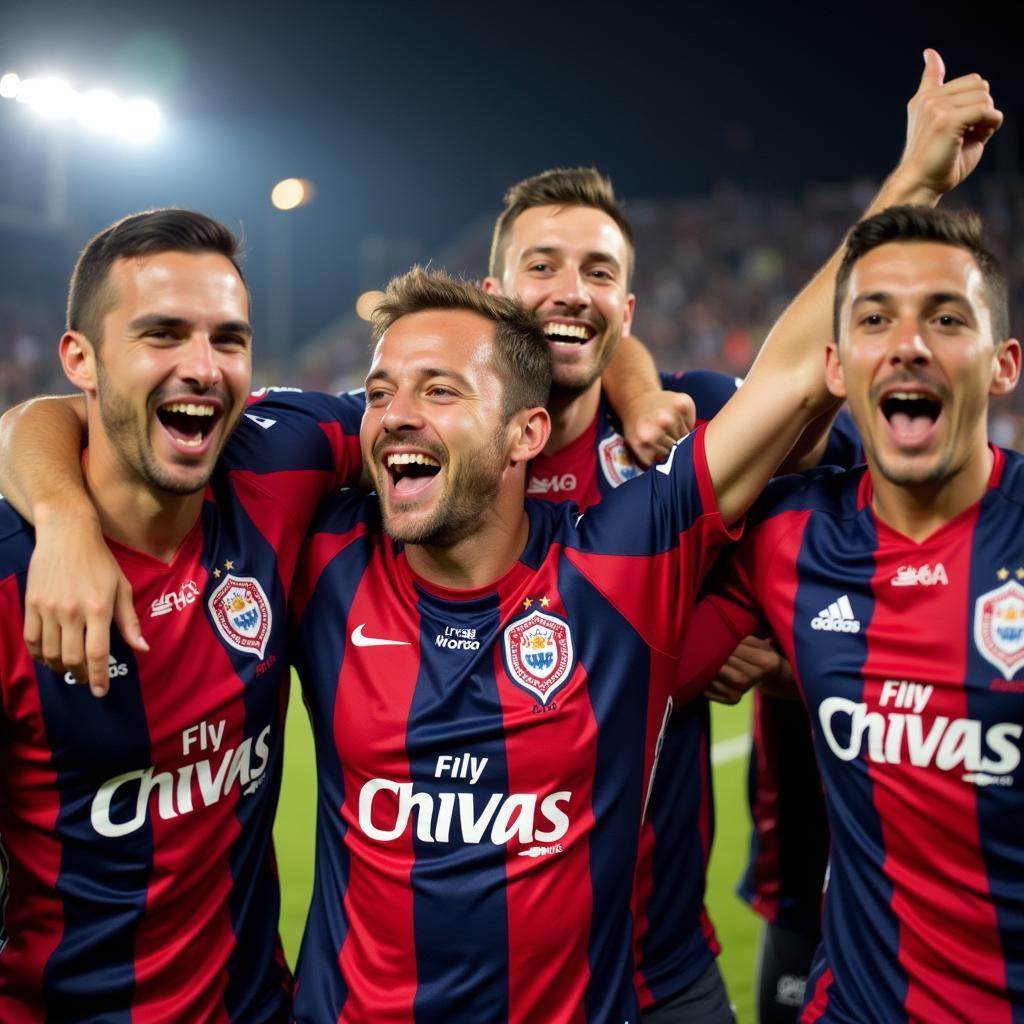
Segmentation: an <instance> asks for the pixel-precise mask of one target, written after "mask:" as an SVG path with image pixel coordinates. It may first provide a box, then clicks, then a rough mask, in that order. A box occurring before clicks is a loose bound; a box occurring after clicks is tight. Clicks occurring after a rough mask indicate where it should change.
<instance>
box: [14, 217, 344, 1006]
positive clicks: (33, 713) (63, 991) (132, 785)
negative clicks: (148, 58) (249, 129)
mask: <svg viewBox="0 0 1024 1024" xmlns="http://www.w3.org/2000/svg"><path fill="white" fill-rule="evenodd" d="M251 347H252V328H251V326H250V323H249V297H248V293H247V290H246V285H245V282H244V280H243V277H242V273H241V270H240V268H239V262H238V251H237V245H236V242H235V239H234V238H233V237H232V235H231V232H230V231H229V230H228V229H227V228H225V227H224V226H223V225H221V224H218V223H217V222H215V221H212V220H210V219H209V218H208V217H205V216H203V215H201V214H197V213H191V212H188V211H183V210H162V211H161V210H158V211H153V212H150V213H145V214H140V215H137V216H133V217H128V218H126V219H124V220H122V221H120V222H118V223H116V224H114V225H113V226H111V227H110V228H108V229H107V230H105V231H103V232H102V233H100V234H99V235H97V236H96V237H95V238H94V239H93V240H92V241H91V242H90V243H89V244H88V245H87V246H86V248H85V249H84V251H83V253H82V255H81V257H80V259H79V261H78V263H77V265H76V268H75V272H74V277H73V279H72V284H71V289H70V295H69V301H68V329H67V331H66V333H65V334H64V335H63V337H62V338H61V341H60V357H61V362H62V365H63V368H64V371H65V373H66V375H67V377H68V379H69V380H70V381H71V382H72V383H73V384H74V385H75V386H77V387H78V388H80V389H81V390H82V391H83V392H84V393H85V395H86V396H87V397H86V405H87V415H88V426H89V445H88V448H87V450H86V451H85V453H84V455H82V457H81V463H82V468H83V471H84V475H85V480H86V483H87V486H88V489H89V494H90V495H91V498H92V501H94V502H95V510H94V509H93V506H92V505H91V504H90V506H89V511H88V515H90V516H98V518H99V521H100V522H101V524H102V528H103V532H104V534H105V536H106V537H107V538H108V540H109V543H110V546H111V548H112V549H113V552H114V555H115V558H116V560H117V563H118V564H119V565H120V567H121V569H122V570H123V571H124V573H125V574H126V575H127V578H128V579H129V580H130V582H131V585H132V587H133V588H134V592H135V598H136V601H137V602H138V607H139V608H140V609H145V612H144V615H145V618H146V633H147V636H148V640H149V643H148V645H146V644H141V643H140V644H138V645H137V646H138V648H139V649H132V648H131V647H129V645H128V644H127V643H126V642H125V641H124V640H123V639H122V638H121V637H120V636H118V635H115V636H113V638H112V646H111V653H110V656H109V662H108V675H109V677H110V678H111V679H114V680H115V681H116V685H115V686H113V687H112V688H111V689H112V692H111V693H110V695H109V697H108V698H107V699H106V700H104V701H97V700H94V699H93V698H92V696H91V695H90V694H89V692H88V690H87V689H86V688H85V687H80V686H75V685H73V684H74V682H75V680H74V677H73V676H71V675H70V674H68V675H64V674H63V673H57V672H54V671H52V670H51V669H49V668H45V667H42V666H40V665H37V664H34V663H33V662H32V660H31V659H30V657H29V655H28V652H27V651H26V648H25V644H24V642H23V640H22V630H23V624H24V618H25V608H24V603H23V602H24V590H25V577H26V570H27V567H28V563H29V557H30V555H31V554H32V551H33V544H34V536H33V532H32V530H31V528H30V527H29V526H28V524H27V523H26V522H25V521H24V520H23V519H21V517H20V516H18V515H17V514H16V513H15V511H14V510H13V508H12V507H11V505H10V504H9V503H7V502H4V503H3V504H2V505H0V537H2V540H0V608H2V621H3V631H2V633H0V778H2V779H3V786H2V787H0V1020H3V1021H10V1022H14V1021H30V1020H43V1019H46V1020H60V1021H69V1022H70V1021H86V1020H89V1021H96V1020H103V1021H109V1022H116V1021H124V1022H127V1021H130V1020H146V1021H153V1022H166V1024H172V1022H173V1024H179V1022H182V1021H189V1022H207V1021H209V1022H213V1021H217V1022H225V1021H237V1022H245V1024H257V1022H272V1021H285V1020H287V1019H288V1012H289V977H288V970H287V967H286V966H285V963H284V958H283V955H282V953H281V949H280V944H279V942H278V941H277V939H276V932H277V919H278V909H279V896H278V885H277V877H276V870H275V866H274V862H273V854H272V849H271V827H272V825H273V819H274V813H275V810H276V805H277V793H278V789H279V786H280V771H281V755H282V725H283V706H284V705H283V699H282V693H283V689H284V685H285V681H286V680H287V656H286V651H285V634H286V617H287V613H286V598H287V594H288V590H289V588H290V585H291V580H292V575H293V572H294V567H295V563H296V559H297V557H298V553H299V548H300V546H301V542H302V536H303V533H304V529H305V526H306V524H308V523H309V521H310V519H311V517H312V515H313V512H314V511H315V509H316V506H317V504H318V502H319V500H320V499H321V498H322V497H323V496H324V495H325V494H327V493H328V492H330V491H333V490H335V489H337V487H338V486H339V485H340V484H342V483H344V482H347V481H348V480H349V477H350V468H354V469H355V472H356V474H358V465H359V462H358V457H357V456H356V453H355V450H354V447H353V445H352V444H351V443H349V442H347V441H346V439H345V436H344V434H343V430H342V426H341V424H340V423H339V422H338V417H339V415H343V414H345V412H346V411H347V410H348V411H350V409H351V406H350V405H348V404H347V403H345V402H343V401H342V400H338V399H333V398H328V397H327V396H304V397H303V400H302V401H301V402H298V401H295V399H294V398H289V397H288V396H272V397H267V398H266V399H265V400H264V401H262V402H261V403H259V404H258V405H254V406H251V407H250V409H251V411H250V412H248V413H247V412H246V403H247V399H248V394H249V388H250V382H251ZM350 419H351V417H350ZM297 451H300V452H301V453H302V457H301V458H297V457H296V452H297ZM59 493H60V492H59V491H58V494H59ZM61 500H63V501H64V502H65V505H66V506H67V507H66V508H65V509H64V510H63V511H65V512H67V511H68V509H69V508H70V506H72V505H73V503H74V501H75V495H74V494H73V493H72V492H71V491H68V493H67V494H65V495H63V496H62V499H61ZM34 512H35V515H36V518H37V520H38V521H39V523H40V530H41V531H46V530H47V529H48V528H49V526H48V524H49V523H50V522H51V521H54V522H55V521H56V520H57V519H58V518H59V517H58V516H57V515H55V514H54V510H53V509H52V508H48V507H47V506H46V504H45V502H42V503H39V504H36V506H35V508H34ZM63 522H64V524H65V526H66V524H67V522H68V520H67V519H65V520H63Z"/></svg>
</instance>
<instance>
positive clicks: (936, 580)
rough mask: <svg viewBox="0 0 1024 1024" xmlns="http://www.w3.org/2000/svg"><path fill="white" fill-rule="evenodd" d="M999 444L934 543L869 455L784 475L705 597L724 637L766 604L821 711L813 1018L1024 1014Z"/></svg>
mask: <svg viewBox="0 0 1024 1024" xmlns="http://www.w3.org/2000/svg"><path fill="white" fill-rule="evenodd" d="M994 452H995V455H994V464H993V470H992V475H991V479H990V483H989V488H988V490H987V492H986V494H985V495H984V497H983V498H982V500H981V501H980V502H978V503H977V504H975V505H973V506H972V507H970V508H968V509H966V510H965V511H964V512H963V513H961V514H960V515H959V516H957V517H956V518H954V519H953V520H951V521H950V522H948V523H946V524H945V525H944V526H943V527H941V528H940V529H938V530H936V531H935V532H934V533H933V534H931V536H929V537H928V538H927V539H926V540H924V541H922V542H921V543H915V542H913V541H911V540H909V539H907V538H906V537H904V536H902V535H900V534H898V533H897V532H896V531H894V530H893V529H891V528H890V527H888V526H887V525H886V524H885V523H883V522H881V521H879V520H878V519H877V518H876V517H875V515H874V514H873V512H872V509H871V499H872V488H871V479H870V476H869V475H868V473H867V471H866V469H864V468H861V469H859V470H854V471H852V472H847V473H826V472H824V471H822V472H821V473H818V474H811V475H808V476H807V477H806V478H787V479H784V480H781V481H779V482H778V483H776V484H774V485H772V486H771V487H770V488H769V490H768V492H767V493H766V495H765V497H764V498H763V499H762V501H761V502H760V503H759V505H758V506H757V507H756V509H755V512H754V513H753V515H752V521H753V522H755V523H756V524H757V525H756V526H754V527H752V528H751V529H750V532H749V534H748V536H747V538H746V540H745V541H744V543H743V544H742V545H741V546H740V548H739V550H738V551H737V552H736V554H735V555H734V557H733V560H732V566H733V571H734V573H735V575H734V577H733V578H732V580H731V582H730V583H728V584H726V585H725V586H724V588H723V592H722V593H716V595H715V596H713V597H711V598H709V599H708V600H707V601H705V602H702V605H701V607H700V609H699V612H698V616H697V618H698V619H699V626H698V625H696V624H695V630H696V629H699V630H700V633H701V635H702V637H703V638H704V639H705V641H706V642H708V643H709V644H710V643H714V642H719V640H721V642H722V643H723V645H725V646H727V645H728V643H729V642H731V639H730V638H732V639H734V638H735V637H738V636H742V635H744V634H745V633H746V632H747V631H748V630H749V629H750V628H752V626H753V624H754V622H755V620H756V618H757V616H758V615H759V613H760V611H761V610H763V613H764V615H765V616H766V617H767V619H768V621H769V623H770V625H771V627H772V629H773V631H774V632H775V634H776V636H777V637H778V638H779V639H780V641H781V642H782V644H783V647H784V649H785V651H786V654H787V656H788V657H789V659H790V660H791V662H792V663H793V667H794V669H795V672H796V675H797V678H798V681H799V684H800V688H801V691H802V694H803V698H804V701H805V703H806V705H807V709H808V713H809V716H810V720H811V726H812V729H813V742H814V749H815V752H816V755H817V759H818V765H819V767H820V770H821V776H822V779H823V782H824V787H825V794H826V802H827V809H828V818H829V825H830V828H831V834H832V842H831V858H830V867H829V878H828V882H827V890H826V895H825V909H824V917H823V928H822V930H823V945H822V947H821V949H820V950H819V954H818V956H817V957H816V960H815V963H814V966H813V968H812V972H811V976H810V977H809V978H808V983H807V996H806V1002H805V1006H804V1009H803V1011H802V1016H801V1021H803V1022H804V1024H812V1022H818V1021H821V1022H835V1024H840V1022H841V1024H852V1022H857V1024H899V1022H904V1021H907V1022H909V1021H913V1022H921V1024H947V1022H949V1024H952V1022H954V1021H965V1020H969V1021H984V1022H985V1024H1018V1022H1020V1021H1022V1020H1024V795H1022V794H1024V774H1022V771H1021V767H1020V765H1021V750H1022V733H1024V539H1022V538H1024V458H1022V457H1021V456H1020V455H1017V454H1015V453H1010V452H1004V451H1001V450H998V449H996V450H994ZM716 621H717V624H718V627H719V629H720V630H724V631H725V632H726V634H727V635H726V636H725V637H724V638H718V640H716V639H714V632H715V623H716Z"/></svg>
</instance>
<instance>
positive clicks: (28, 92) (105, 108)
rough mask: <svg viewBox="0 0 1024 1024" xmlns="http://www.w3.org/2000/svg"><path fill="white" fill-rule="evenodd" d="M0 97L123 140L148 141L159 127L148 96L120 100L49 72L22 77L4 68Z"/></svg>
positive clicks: (42, 115) (0, 82)
mask: <svg viewBox="0 0 1024 1024" xmlns="http://www.w3.org/2000/svg"><path fill="white" fill-rule="evenodd" d="M0 98H3V99H9V100H14V101H15V102H17V103H22V104H24V105H25V106H26V107H28V108H29V109H30V110H32V111H33V112H34V113H36V114H38V115H39V116H40V117H45V118H46V119H48V120H50V121H63V120H67V119H69V118H72V119H74V120H76V121H77V122H78V123H79V124H81V125H82V126H83V127H85V128H87V129H89V130H90V131H93V132H98V133H99V134H101V135H114V136H117V137H118V138H120V139H122V140H124V141H125V142H151V141H152V140H153V139H155V138H156V136H157V135H158V134H159V131H160V125H161V115H160V108H159V107H158V106H157V105H156V104H155V103H154V102H153V101H152V100H149V99H144V98H142V97H138V98H136V99H131V100H124V99H122V98H121V97H119V96H117V95H116V94H115V93H113V92H111V91H110V90H109V89H89V90H88V91H86V92H79V91H78V90H77V89H73V88H72V87H71V86H70V85H68V83H67V82H65V81H63V80H62V79H60V78H55V77H52V76H47V77H41V78H22V77H21V76H20V75H18V74H16V73H15V72H13V71H11V72H8V73H7V74H5V75H4V76H3V77H2V78H0Z"/></svg>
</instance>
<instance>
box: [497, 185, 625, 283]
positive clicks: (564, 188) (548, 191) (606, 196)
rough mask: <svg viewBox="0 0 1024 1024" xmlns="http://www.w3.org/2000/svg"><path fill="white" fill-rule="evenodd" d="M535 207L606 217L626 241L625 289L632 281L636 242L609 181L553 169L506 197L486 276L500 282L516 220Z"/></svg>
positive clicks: (512, 188) (516, 188)
mask: <svg viewBox="0 0 1024 1024" xmlns="http://www.w3.org/2000/svg"><path fill="white" fill-rule="evenodd" d="M535 206H591V207H593V208H594V209H595V210H600V211H601V212H602V213H606V214H608V216H609V217H611V219H612V220H613V221H615V223H616V225H617V226H618V228H619V230H620V231H621V232H622V237H623V238H624V239H625V240H626V252H627V254H628V260H629V264H628V266H627V267H626V286H627V287H628V286H629V282H630V280H631V279H632V277H633V265H634V263H635V262H636V242H635V240H634V236H633V228H632V225H631V224H630V223H629V221H628V220H627V219H626V215H625V214H624V213H623V212H622V207H621V206H620V205H619V201H618V199H616V197H615V190H614V189H613V188H612V183H611V181H610V180H609V179H608V178H606V177H605V176H604V175H603V174H601V172H600V171H598V170H597V169H596V168H594V167H572V168H555V169H554V170H551V171H544V172H543V173H542V174H535V175H534V176H533V177H532V178H525V179H524V180H523V181H520V182H519V183H518V184H516V185H513V186H512V187H511V188H510V189H509V190H508V191H507V192H506V193H505V208H504V209H503V210H502V211H501V216H499V217H498V220H497V222H496V223H495V225H494V236H493V237H492V239H491V259H490V264H489V270H488V273H490V275H491V277H497V278H500V277H501V275H502V274H503V273H504V270H505V248H506V246H507V245H508V235H509V232H510V231H511V230H512V225H513V224H514V223H515V220H516V218H517V217H518V216H519V215H520V214H521V213H525V212H526V211H527V210H530V209H532V208H533V207H535Z"/></svg>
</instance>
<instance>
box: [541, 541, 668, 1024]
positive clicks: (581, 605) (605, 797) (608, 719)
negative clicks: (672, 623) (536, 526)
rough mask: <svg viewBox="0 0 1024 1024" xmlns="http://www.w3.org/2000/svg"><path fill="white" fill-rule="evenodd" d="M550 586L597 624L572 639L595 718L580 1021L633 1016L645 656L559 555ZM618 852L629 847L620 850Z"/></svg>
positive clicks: (580, 618)
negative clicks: (589, 908) (585, 977)
mask: <svg viewBox="0 0 1024 1024" xmlns="http://www.w3.org/2000/svg"><path fill="white" fill-rule="evenodd" d="M558 589H559V593H560V594H561V595H562V600H563V601H564V603H565V609H566V613H567V617H568V619H569V621H570V622H573V623H587V622H600V623H601V629H577V630H576V632H575V634H574V637H573V639H574V642H575V644H576V657H577V659H578V660H579V663H580V664H581V665H582V666H583V667H584V668H585V669H586V671H587V676H588V695H589V698H590V702H591V706H592V708H593V712H594V717H595V719H596V723H597V751H596V762H595V765H594V789H593V797H592V806H593V813H594V829H593V831H592V832H591V834H590V877H591V890H592V892H591V896H592V905H593V920H592V923H591V928H590V937H589V940H588V957H589V962H590V980H589V984H588V987H587V996H586V1013H587V1020H588V1021H594V1022H605V1021H614V1020H617V1019H621V1020H637V1019H639V1007H638V1005H637V1002H636V995H635V992H634V990H633V956H632V948H633V919H632V914H631V912H630V904H631V898H632V893H633V875H634V872H635V867H636V842H637V837H638V836H639V834H640V817H641V814H642V812H643V802H644V797H645V796H646V787H645V781H646V780H645V778H644V737H645V735H646V729H647V702H648V687H649V685H650V672H651V655H650V650H649V648H648V647H647V646H646V644H644V642H643V641H642V640H641V638H640V637H639V636H638V635H637V634H636V632H635V630H634V629H633V628H632V627H631V626H630V625H629V623H628V622H627V621H626V620H625V619H624V618H623V617H622V616H621V615H620V614H619V612H618V611H616V610H615V608H613V607H612V606H611V605H610V604H609V603H608V602H607V601H606V600H605V598H604V597H603V596H602V595H601V594H600V593H599V592H598V591H597V590H595V588H594V587H593V585H592V584H591V583H590V582H589V581H588V580H587V579H586V578H585V577H584V576H583V575H582V574H581V573H580V572H579V571H578V570H577V569H576V568H575V567H573V565H572V564H571V563H570V562H568V561H567V560H565V559H563V560H562V561H561V563H560V567H559V587H558ZM624 850H629V851H630V852H629V854H628V856H627V855H626V854H625V853H624Z"/></svg>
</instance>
